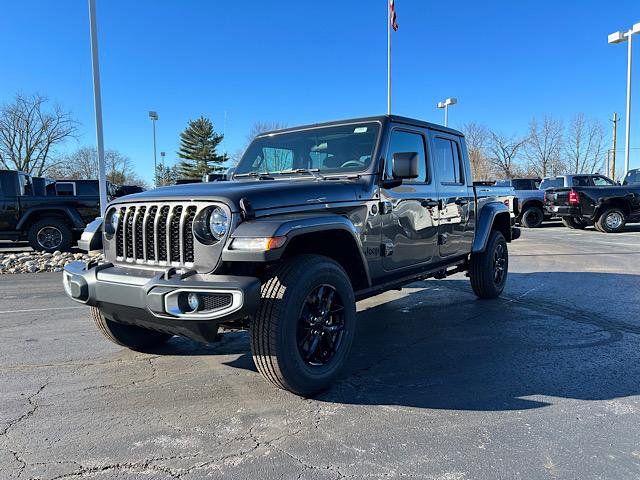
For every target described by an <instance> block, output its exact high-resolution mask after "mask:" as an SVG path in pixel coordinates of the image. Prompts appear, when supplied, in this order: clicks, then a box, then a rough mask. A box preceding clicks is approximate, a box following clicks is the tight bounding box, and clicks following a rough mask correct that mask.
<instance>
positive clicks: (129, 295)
mask: <svg viewBox="0 0 640 480" xmlns="http://www.w3.org/2000/svg"><path fill="white" fill-rule="evenodd" d="M507 190H508V191H510V190H511V189H507ZM499 195H501V191H500V190H499V189H486V188H481V187H474V185H473V182H472V179H471V171H470V167H469V160H468V157H467V148H466V145H465V139H464V136H463V135H462V134H461V133H460V132H458V131H455V130H452V129H449V128H445V127H442V126H439V125H434V124H430V123H426V122H422V121H419V120H413V119H409V118H404V117H398V116H378V117H369V118H361V119H353V120H345V121H336V122H330V123H324V124H316V125H309V126H302V127H296V128H288V129H285V130H279V131H274V132H270V133H265V134H262V135H260V136H258V137H257V138H256V139H255V140H254V141H253V143H251V145H250V146H249V147H248V149H247V151H246V152H245V154H244V156H243V157H242V159H241V160H240V162H239V164H238V165H237V167H236V168H235V171H234V174H233V176H232V178H231V179H230V180H229V181H226V182H213V183H201V184H190V185H180V186H175V187H165V188H160V189H157V190H152V191H147V192H143V193H139V194H135V195H129V196H126V197H123V198H119V199H117V200H115V201H114V202H112V203H111V204H110V205H109V206H108V208H107V211H106V221H105V224H104V232H103V235H104V238H103V242H104V254H105V260H104V262H103V263H100V264H95V263H88V264H86V263H84V262H75V263H71V264H69V265H68V266H67V267H66V268H65V271H64V288H65V290H66V292H67V294H68V295H69V296H70V297H71V298H73V299H74V300H76V301H78V302H80V303H83V304H86V305H89V306H90V307H91V315H92V317H93V319H94V320H95V323H96V324H97V327H98V329H99V330H100V331H101V332H102V333H103V334H104V335H105V336H106V337H107V338H108V339H110V340H111V341H113V342H115V343H117V344H119V345H123V346H126V347H128V348H131V349H135V350H143V351H144V350H147V351H148V350H150V349H153V348H157V347H158V346H159V345H161V344H162V343H164V342H166V341H167V340H169V339H170V338H171V337H172V336H173V335H182V336H185V337H189V338H192V339H194V340H197V341H201V342H210V341H214V340H215V339H216V338H217V336H218V331H219V329H220V328H221V327H236V328H238V327H241V328H248V329H249V332H250V338H251V349H252V353H253V357H254V360H255V363H256V366H257V368H258V371H259V372H260V373H261V374H262V375H263V376H264V377H266V379H268V380H269V381H270V382H272V383H273V384H275V385H276V386H278V387H280V388H284V389H287V390H290V391H292V392H294V393H296V394H299V395H305V396H308V395H313V394H315V393H317V392H319V391H321V390H323V389H326V388H327V387H328V386H329V385H330V384H331V382H332V381H333V380H334V379H335V378H336V376H337V375H338V374H339V372H340V370H341V368H342V367H343V365H344V363H345V360H346V358H347V356H348V353H349V350H350V347H351V344H352V340H353V336H354V332H355V317H356V307H355V303H356V301H357V300H359V299H363V298H366V297H370V296H373V295H376V294H378V293H381V292H383V291H386V290H389V289H394V288H399V287H400V286H402V285H404V284H407V283H410V282H413V281H415V280H419V279H426V278H429V277H435V278H444V277H446V276H447V275H451V274H454V273H457V272H467V274H468V276H469V277H470V279H471V286H472V288H473V291H474V292H475V294H476V295H477V296H478V297H480V298H494V297H497V296H498V295H500V293H501V292H502V290H503V289H504V287H505V284H506V281H507V270H508V253H507V244H508V243H509V242H511V241H512V240H514V239H516V238H518V236H519V233H520V232H519V230H518V229H516V228H514V227H513V226H512V224H513V215H512V214H511V213H510V211H509V209H508V207H507V206H506V205H505V201H506V200H508V199H506V198H502V197H500V196H499Z"/></svg>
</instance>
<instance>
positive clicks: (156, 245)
mask: <svg viewBox="0 0 640 480" xmlns="http://www.w3.org/2000/svg"><path fill="white" fill-rule="evenodd" d="M115 208H117V209H118V211H119V213H120V216H119V220H118V228H117V230H116V235H115V243H116V245H115V247H116V248H115V250H116V257H117V260H119V261H126V262H138V263H147V264H164V265H176V264H177V265H188V264H193V262H194V252H193V250H194V243H193V222H194V220H195V217H196V211H197V209H198V207H197V206H196V205H180V204H151V205H149V204H146V205H122V206H116V207H115Z"/></svg>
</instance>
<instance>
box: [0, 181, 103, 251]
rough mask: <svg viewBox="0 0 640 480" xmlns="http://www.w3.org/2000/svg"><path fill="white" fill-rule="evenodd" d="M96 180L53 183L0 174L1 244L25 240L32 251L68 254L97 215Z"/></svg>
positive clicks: (98, 206) (98, 204) (98, 213)
mask: <svg viewBox="0 0 640 480" xmlns="http://www.w3.org/2000/svg"><path fill="white" fill-rule="evenodd" d="M97 186H98V182H97V181H95V180H73V181H63V182H55V181H53V180H51V179H46V178H43V177H31V176H30V175H27V174H26V173H23V172H18V171H14V170H0V240H13V241H18V240H25V239H26V240H28V241H29V245H30V246H31V248H33V249H34V250H39V251H45V252H54V251H55V250H60V251H68V250H69V249H70V248H71V247H72V246H73V245H74V244H75V242H76V240H77V239H78V238H80V235H81V233H82V231H83V230H84V228H85V226H86V225H87V223H89V222H91V221H92V220H93V219H94V218H96V217H97V216H98V215H100V203H99V196H98V192H97Z"/></svg>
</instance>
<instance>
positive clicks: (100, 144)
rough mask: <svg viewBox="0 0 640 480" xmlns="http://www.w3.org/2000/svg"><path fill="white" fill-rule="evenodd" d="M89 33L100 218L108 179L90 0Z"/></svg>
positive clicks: (93, 9)
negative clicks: (105, 169)
mask: <svg viewBox="0 0 640 480" xmlns="http://www.w3.org/2000/svg"><path fill="white" fill-rule="evenodd" d="M89 31H90V35H91V71H92V73H93V105H94V109H95V114H96V147H97V149H98V190H99V192H100V216H101V217H102V218H104V212H105V209H106V208H107V177H106V174H105V171H104V138H103V135H102V97H101V95H100V62H99V61H98V27H97V24H96V0H89Z"/></svg>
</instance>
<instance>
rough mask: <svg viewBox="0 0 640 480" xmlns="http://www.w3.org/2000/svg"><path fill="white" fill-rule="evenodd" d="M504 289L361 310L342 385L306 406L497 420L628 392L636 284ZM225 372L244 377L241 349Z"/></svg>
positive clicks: (465, 290)
mask: <svg viewBox="0 0 640 480" xmlns="http://www.w3.org/2000/svg"><path fill="white" fill-rule="evenodd" d="M509 284H510V288H509V290H508V291H507V292H505V294H504V296H503V297H502V298H499V299H496V300H477V299H476V298H475V297H474V296H473V294H472V292H471V288H470V285H469V282H468V280H466V279H454V280H441V281H435V280H432V281H427V282H419V283H415V284H412V285H410V286H409V288H406V289H404V290H403V291H402V292H396V293H390V292H389V293H387V294H385V295H390V296H391V297H389V298H393V297H394V296H395V297H398V296H400V298H397V299H396V300H391V301H387V303H382V304H380V303H378V302H379V300H377V301H376V300H375V299H373V301H372V300H369V301H368V302H371V303H373V305H372V306H371V307H370V308H367V309H366V310H364V311H362V312H361V313H359V314H358V332H357V335H356V342H355V344H354V348H353V350H352V354H351V358H350V362H349V365H348V367H347V369H346V372H345V375H344V376H343V378H342V379H341V380H340V381H338V382H337V384H336V385H335V386H334V387H333V388H332V389H331V390H329V391H328V392H326V393H324V394H322V395H320V396H319V397H317V400H320V401H325V402H337V403H346V404H363V405H389V406H393V405H402V406H412V407H417V408H430V409H434V408H435V409H454V410H481V411H501V410H524V409H531V408H539V407H544V406H546V405H548V404H550V403H551V402H554V400H553V398H551V397H559V398H571V399H582V400H602V399H614V398H619V397H625V396H629V395H637V394H639V393H640V384H639V382H638V378H639V377H640V348H639V347H640V307H639V305H640V293H639V291H638V285H640V276H638V275H623V274H611V273H585V272H580V273H568V272H540V273H510V274H509ZM621 292H626V293H625V294H624V295H621ZM365 308H366V306H365ZM247 346H248V343H247ZM212 347H213V348H212V349H213V350H215V345H214V346H212ZM227 365H229V366H232V367H235V368H241V369H248V370H254V371H255V367H254V366H253V362H252V360H251V356H250V351H248V350H247V351H246V352H245V353H244V354H242V355H241V356H240V357H239V358H238V359H236V360H234V361H231V362H228V363H227Z"/></svg>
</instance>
